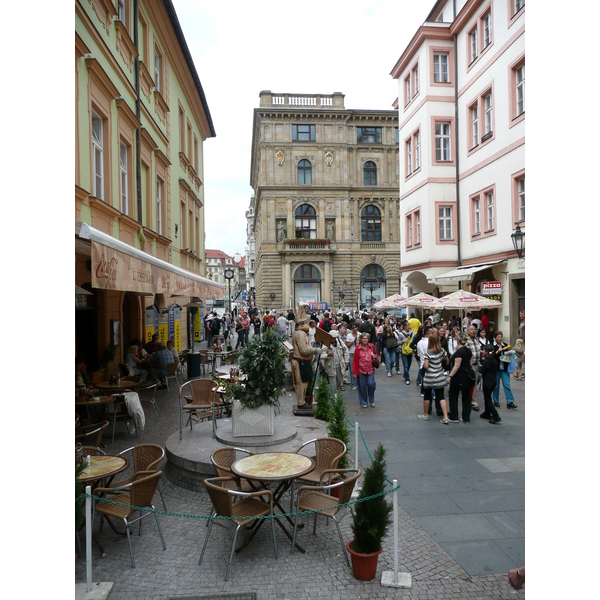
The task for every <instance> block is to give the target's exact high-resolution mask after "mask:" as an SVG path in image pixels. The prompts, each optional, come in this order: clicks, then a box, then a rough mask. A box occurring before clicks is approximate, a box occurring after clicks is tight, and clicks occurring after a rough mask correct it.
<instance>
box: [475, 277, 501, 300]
mask: <svg viewBox="0 0 600 600" xmlns="http://www.w3.org/2000/svg"><path fill="white" fill-rule="evenodd" d="M480 285H481V295H482V296H494V298H493V299H494V300H499V299H500V295H501V294H502V283H501V282H500V281H482V282H481V284H480ZM496 296H497V297H498V298H496Z"/></svg>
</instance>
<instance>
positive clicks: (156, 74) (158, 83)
mask: <svg viewBox="0 0 600 600" xmlns="http://www.w3.org/2000/svg"><path fill="white" fill-rule="evenodd" d="M160 74H161V56H160V53H159V52H158V49H157V48H156V47H154V87H155V88H156V89H157V90H158V91H159V92H160V86H161V81H160Z"/></svg>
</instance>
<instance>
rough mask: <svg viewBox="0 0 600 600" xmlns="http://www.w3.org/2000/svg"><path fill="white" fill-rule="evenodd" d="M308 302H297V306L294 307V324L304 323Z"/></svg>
mask: <svg viewBox="0 0 600 600" xmlns="http://www.w3.org/2000/svg"><path fill="white" fill-rule="evenodd" d="M307 309H308V304H307V303H306V302H298V307H297V308H296V319H295V321H296V325H300V324H301V323H306V321H307V317H308V313H307Z"/></svg>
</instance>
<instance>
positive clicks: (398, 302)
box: [373, 294, 406, 310]
mask: <svg viewBox="0 0 600 600" xmlns="http://www.w3.org/2000/svg"><path fill="white" fill-rule="evenodd" d="M405 301H406V298H405V297H404V296H401V295H400V294H394V295H393V296H389V297H388V298H384V299H383V300H380V301H379V302H375V304H373V308H375V309H377V310H379V309H380V308H403V307H404V306H406V305H405V304H403V302H405Z"/></svg>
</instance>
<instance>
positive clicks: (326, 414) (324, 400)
mask: <svg viewBox="0 0 600 600" xmlns="http://www.w3.org/2000/svg"><path fill="white" fill-rule="evenodd" d="M315 402H316V403H317V407H316V408H315V409H314V411H313V416H314V418H315V419H321V420H322V421H329V418H330V414H331V388H330V387H329V383H328V382H327V379H325V377H319V383H318V384H317V393H316V395H315Z"/></svg>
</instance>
